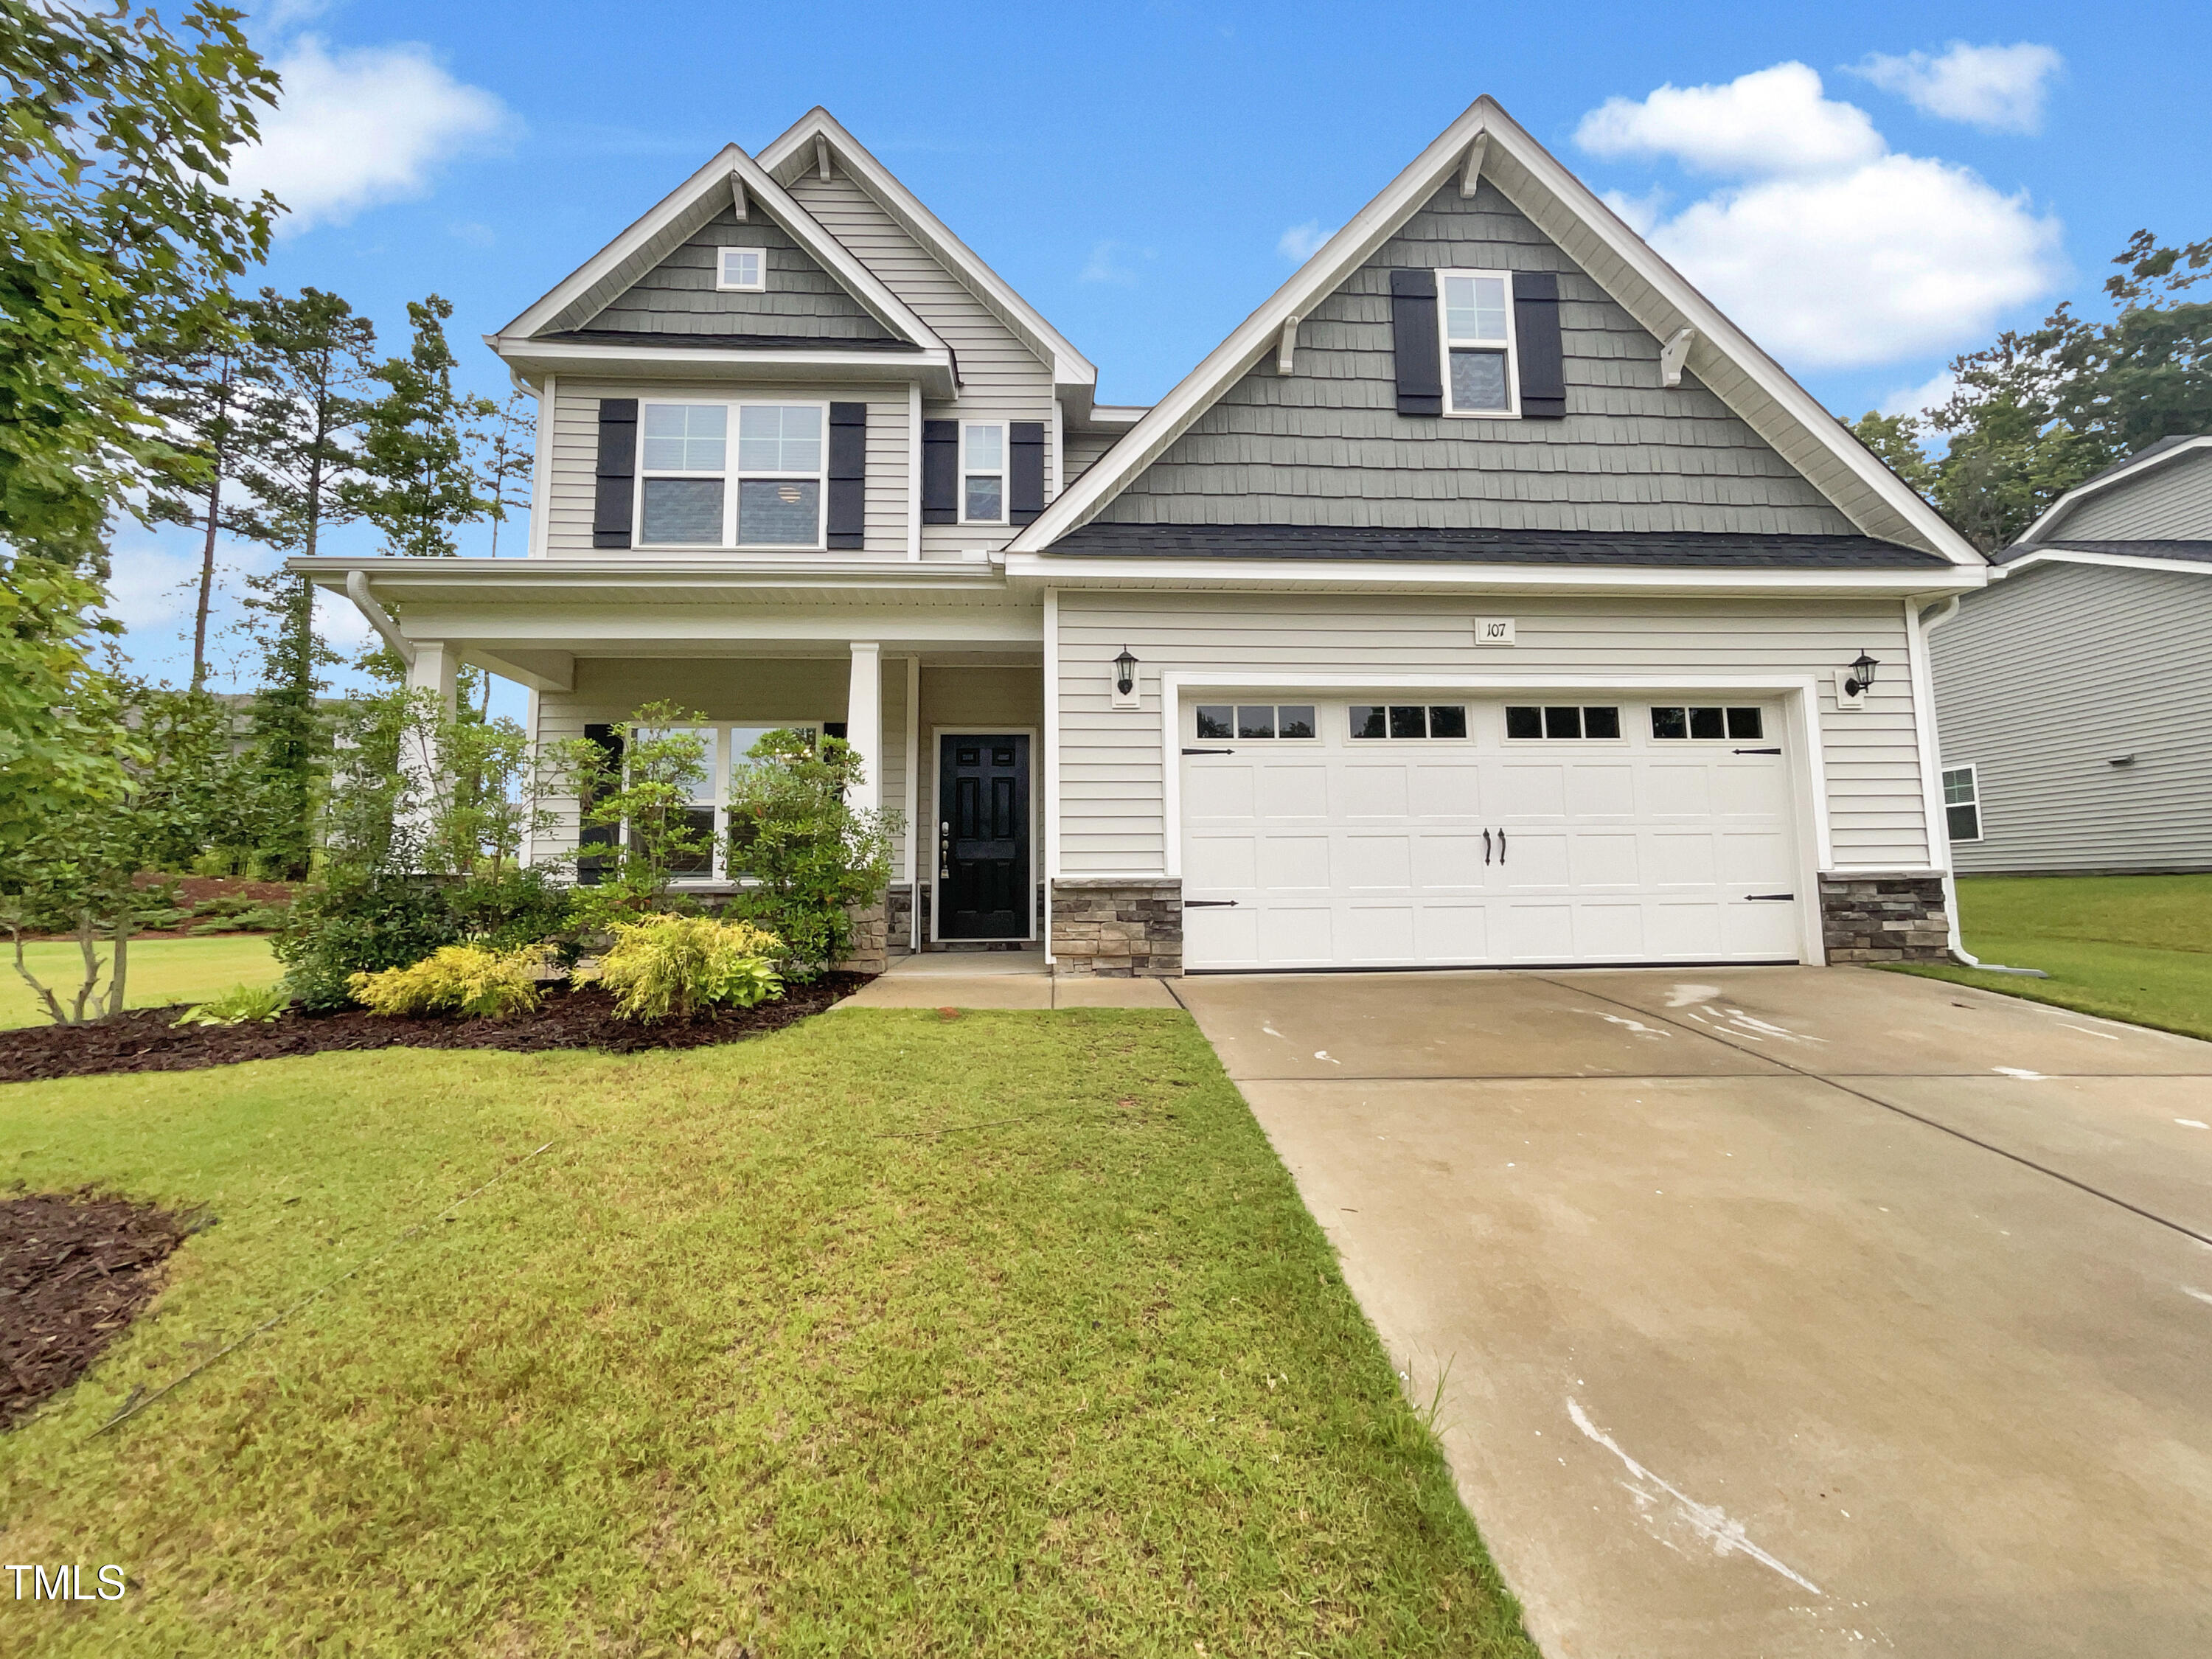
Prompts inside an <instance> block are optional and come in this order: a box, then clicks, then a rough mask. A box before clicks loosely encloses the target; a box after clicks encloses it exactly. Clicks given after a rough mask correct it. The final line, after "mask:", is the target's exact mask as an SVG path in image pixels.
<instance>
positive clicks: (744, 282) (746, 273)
mask: <svg viewBox="0 0 2212 1659" xmlns="http://www.w3.org/2000/svg"><path fill="white" fill-rule="evenodd" d="M717 258H718V259H719V261H720V263H719V264H716V266H715V268H714V286H715V287H716V288H719V289H736V290H738V292H740V293H748V294H758V293H760V292H761V291H762V290H763V289H766V288H767V287H768V256H767V255H766V254H765V253H763V252H762V250H760V249H759V248H757V247H726V248H721V249H719V250H717Z"/></svg>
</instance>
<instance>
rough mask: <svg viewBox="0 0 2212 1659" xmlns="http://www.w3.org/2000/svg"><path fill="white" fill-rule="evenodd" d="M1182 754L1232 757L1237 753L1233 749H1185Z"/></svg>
mask: <svg viewBox="0 0 2212 1659" xmlns="http://www.w3.org/2000/svg"><path fill="white" fill-rule="evenodd" d="M1182 752H1183V753H1184V754H1186V755H1233V754H1235V753H1236V752H1237V751H1236V750H1234V749H1186V750H1183V751H1182Z"/></svg>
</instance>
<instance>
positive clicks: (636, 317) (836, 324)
mask: <svg viewBox="0 0 2212 1659" xmlns="http://www.w3.org/2000/svg"><path fill="white" fill-rule="evenodd" d="M725 247H757V248H759V249H761V250H762V251H763V252H762V258H763V264H764V265H765V266H766V270H765V272H764V275H765V276H766V277H767V283H768V286H767V288H766V289H765V291H763V292H762V293H757V294H755V293H749V292H744V291H739V290H732V289H718V288H716V287H715V286H714V281H715V276H716V274H717V273H716V270H715V264H716V261H717V259H718V258H719V257H720V249H722V248H725ZM584 326H585V327H586V328H595V329H619V330H625V331H636V332H642V333H654V334H727V335H732V336H744V335H755V334H757V335H768V336H771V337H800V338H805V339H835V340H890V339H892V338H895V336H894V335H893V334H892V332H891V331H890V330H889V329H887V328H885V327H884V325H883V324H881V323H880V322H878V321H877V320H876V319H875V318H874V317H873V316H872V315H871V314H870V313H868V311H867V309H866V307H863V306H862V305H861V304H860V301H857V300H855V299H854V298H853V296H852V295H849V294H848V293H847V292H846V291H845V290H844V289H843V288H842V286H841V285H840V284H839V283H838V282H837V279H836V277H834V276H831V275H830V274H829V272H828V271H826V270H823V269H822V267H821V266H820V265H818V264H816V263H815V262H814V261H813V259H811V258H809V257H808V255H807V254H806V252H805V251H804V250H803V249H801V248H800V247H799V244H798V243H796V242H794V241H793V240H792V239H791V237H790V236H789V235H788V234H786V233H785V232H784V230H783V229H782V228H781V227H780V226H778V225H776V224H775V223H774V222H771V221H769V220H768V219H766V218H764V217H762V216H758V215H754V216H750V217H748V218H747V219H746V220H745V221H744V223H742V224H740V223H739V222H738V216H737V214H736V212H735V210H733V209H731V208H724V209H723V210H722V211H721V212H720V215H718V216H716V217H715V218H714V219H713V220H712V221H711V222H708V224H706V225H704V226H702V228H700V229H698V230H697V231H695V232H694V233H693V234H692V235H691V237H690V240H688V241H686V242H685V243H684V245H683V246H681V247H679V248H678V249H676V250H675V251H674V252H671V253H670V254H669V255H668V257H667V258H665V259H663V260H662V261H661V262H660V263H659V264H657V265H655V266H654V267H653V269H652V270H649V271H647V272H646V274H645V275H644V276H641V277H639V278H638V280H637V281H636V282H635V283H633V284H632V285H631V286H630V287H629V289H627V290H626V291H625V292H623V293H622V294H619V295H617V296H616V297H615V298H614V299H613V300H612V301H610V302H609V304H608V305H607V306H606V307H605V309H603V310H602V311H600V312H599V313H598V314H597V315H596V316H594V317H592V319H590V320H589V321H588V322H586V323H585V324H584Z"/></svg>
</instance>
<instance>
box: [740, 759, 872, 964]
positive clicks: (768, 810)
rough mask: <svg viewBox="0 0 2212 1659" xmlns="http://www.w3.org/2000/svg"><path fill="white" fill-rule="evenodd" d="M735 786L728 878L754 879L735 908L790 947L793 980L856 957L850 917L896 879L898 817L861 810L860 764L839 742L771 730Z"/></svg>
mask: <svg viewBox="0 0 2212 1659" xmlns="http://www.w3.org/2000/svg"><path fill="white" fill-rule="evenodd" d="M748 758H749V759H750V760H751V761H752V762H753V763H754V764H752V765H750V766H748V767H745V768H744V769H741V770H739V771H738V772H736V773H735V774H734V775H732V778H731V780H730V872H731V873H732V875H736V874H739V873H742V874H744V876H746V877H749V878H750V880H751V883H752V884H751V885H749V886H748V887H747V888H746V889H745V890H744V891H742V892H741V893H740V894H739V895H738V898H737V900H736V901H735V903H734V907H733V908H736V909H737V910H738V913H739V914H741V915H744V916H747V917H749V918H750V919H751V920H753V921H757V922H758V923H760V924H761V926H763V927H766V928H767V929H768V930H769V932H771V933H775V935H776V936H777V937H778V938H780V939H782V940H783V942H784V945H785V947H786V948H787V950H788V951H790V952H791V963H792V970H793V975H794V976H795V977H800V978H807V977H811V976H812V975H816V974H818V973H820V972H821V971H822V970H823V969H826V968H829V967H832V966H834V965H835V964H836V963H839V962H842V961H843V960H844V959H845V958H846V957H848V956H850V955H851V954H852V945H853V922H852V918H851V916H850V915H848V911H849V910H850V909H852V908H854V906H857V905H867V904H873V903H875V902H877V901H878V899H880V898H881V897H882V896H883V892H884V886H885V884H887V883H888V882H889V881H890V874H891V837H892V836H894V835H896V833H897V831H898V829H899V824H900V815H899V814H897V813H896V812H890V811H859V810H857V809H855V808H854V806H853V805H852V804H851V802H850V800H849V799H848V797H849V795H850V794H851V792H852V790H853V787H854V786H855V785H856V784H859V783H860V782H861V781H863V778H862V774H861V768H860V756H859V755H858V754H856V753H855V752H854V749H853V746H852V745H851V744H848V743H846V742H844V741H843V740H842V739H841V738H822V739H821V740H820V741H819V742H818V743H817V741H816V740H815V739H814V738H813V736H812V734H811V733H810V732H795V731H781V732H768V733H767V734H765V735H764V736H763V737H762V738H761V739H760V741H759V742H757V743H756V744H754V745H753V746H752V748H751V749H750V750H749V751H748Z"/></svg>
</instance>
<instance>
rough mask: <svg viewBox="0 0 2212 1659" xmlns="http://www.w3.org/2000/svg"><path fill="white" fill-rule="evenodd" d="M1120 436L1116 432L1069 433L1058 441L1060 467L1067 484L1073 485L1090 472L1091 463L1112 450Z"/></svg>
mask: <svg viewBox="0 0 2212 1659" xmlns="http://www.w3.org/2000/svg"><path fill="white" fill-rule="evenodd" d="M1120 438H1121V434H1120V433H1118V432H1070V433H1067V434H1066V435H1063V436H1062V437H1061V439H1060V465H1061V466H1063V467H1064V468H1065V469H1066V472H1067V482H1068V483H1074V482H1075V481H1076V480H1077V479H1078V478H1080V477H1082V476H1083V475H1084V474H1085V473H1086V472H1088V471H1090V470H1091V463H1092V462H1094V461H1096V460H1097V459H1098V458H1099V457H1100V456H1101V455H1103V454H1104V453H1106V452H1107V451H1108V450H1109V449H1111V448H1113V447H1114V446H1115V443H1116V442H1117V441H1119V440H1120Z"/></svg>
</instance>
